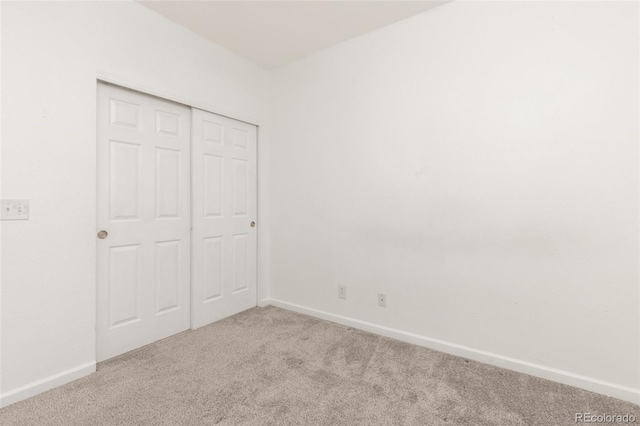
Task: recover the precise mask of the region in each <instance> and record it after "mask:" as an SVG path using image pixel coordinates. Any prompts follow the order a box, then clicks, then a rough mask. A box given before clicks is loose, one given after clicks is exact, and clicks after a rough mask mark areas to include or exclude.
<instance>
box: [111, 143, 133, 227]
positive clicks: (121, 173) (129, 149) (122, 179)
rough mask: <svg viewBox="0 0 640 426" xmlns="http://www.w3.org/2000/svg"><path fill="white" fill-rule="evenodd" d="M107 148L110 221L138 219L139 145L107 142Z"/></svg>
mask: <svg viewBox="0 0 640 426" xmlns="http://www.w3.org/2000/svg"><path fill="white" fill-rule="evenodd" d="M109 147H110V153H109V157H110V158H109V162H110V170H109V206H110V208H111V219H112V220H132V219H139V207H140V205H139V203H140V200H139V199H138V197H139V193H140V145H138V144H135V143H127V142H120V141H109Z"/></svg>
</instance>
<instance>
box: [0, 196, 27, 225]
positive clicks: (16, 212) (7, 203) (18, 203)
mask: <svg viewBox="0 0 640 426" xmlns="http://www.w3.org/2000/svg"><path fill="white" fill-rule="evenodd" d="M0 219H1V220H27V219H29V200H0Z"/></svg>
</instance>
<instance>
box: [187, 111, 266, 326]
mask: <svg viewBox="0 0 640 426" xmlns="http://www.w3.org/2000/svg"><path fill="white" fill-rule="evenodd" d="M192 133H193V137H192V141H193V143H192V157H193V161H192V165H193V183H192V189H193V201H192V202H193V222H192V224H193V225H192V226H193V233H192V238H193V244H192V256H193V262H192V265H193V269H192V280H193V287H192V288H193V295H192V328H197V327H201V326H203V325H205V324H209V323H211V322H214V321H217V320H219V319H221V318H224V317H227V316H229V315H233V314H235V313H238V312H241V311H243V310H246V309H249V308H252V307H254V306H256V249H257V246H256V243H257V241H256V228H253V227H251V222H252V221H255V220H256V214H257V202H256V200H257V198H256V196H257V181H256V178H257V175H256V143H257V128H256V127H255V126H253V125H250V124H247V123H242V122H240V121H236V120H232V119H230V118H227V117H222V116H219V115H216V114H212V113H208V112H205V111H201V110H198V109H195V108H194V109H192Z"/></svg>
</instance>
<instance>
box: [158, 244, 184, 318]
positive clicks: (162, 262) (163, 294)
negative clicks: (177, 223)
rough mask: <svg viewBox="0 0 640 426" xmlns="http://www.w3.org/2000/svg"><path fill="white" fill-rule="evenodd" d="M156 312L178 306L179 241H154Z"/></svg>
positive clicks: (179, 279) (179, 283)
mask: <svg viewBox="0 0 640 426" xmlns="http://www.w3.org/2000/svg"><path fill="white" fill-rule="evenodd" d="M155 261H156V276H155V284H156V314H160V313H163V312H167V311H169V310H172V309H178V308H179V307H180V285H181V284H182V283H181V282H180V281H181V276H180V241H163V242H160V243H156V259H155Z"/></svg>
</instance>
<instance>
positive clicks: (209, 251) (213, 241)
mask: <svg viewBox="0 0 640 426" xmlns="http://www.w3.org/2000/svg"><path fill="white" fill-rule="evenodd" d="M223 241H224V240H223V237H221V236H220V237H210V238H205V239H204V280H203V286H204V302H210V301H212V300H215V299H218V298H220V297H222V281H223V253H224V252H223Z"/></svg>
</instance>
